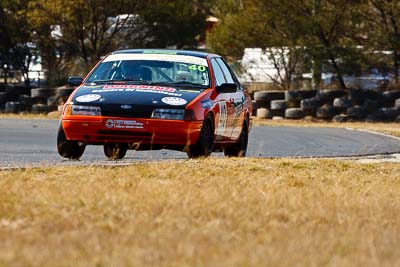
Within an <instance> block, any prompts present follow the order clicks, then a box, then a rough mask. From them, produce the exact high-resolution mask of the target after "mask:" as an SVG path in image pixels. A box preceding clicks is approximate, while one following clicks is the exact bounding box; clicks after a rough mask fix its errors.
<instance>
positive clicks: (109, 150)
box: [103, 143, 128, 160]
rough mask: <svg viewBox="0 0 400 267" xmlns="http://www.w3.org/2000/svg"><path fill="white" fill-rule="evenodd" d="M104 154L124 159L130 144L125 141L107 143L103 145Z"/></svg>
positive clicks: (112, 157)
mask: <svg viewBox="0 0 400 267" xmlns="http://www.w3.org/2000/svg"><path fill="white" fill-rule="evenodd" d="M103 150H104V155H106V157H107V158H109V159H112V160H116V159H123V158H124V157H125V155H126V152H127V151H128V144H124V143H105V144H104V146H103Z"/></svg>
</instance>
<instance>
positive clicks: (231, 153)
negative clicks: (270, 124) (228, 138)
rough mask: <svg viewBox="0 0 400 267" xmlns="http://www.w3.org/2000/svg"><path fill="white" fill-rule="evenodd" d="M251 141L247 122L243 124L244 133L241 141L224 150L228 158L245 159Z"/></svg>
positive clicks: (241, 134) (240, 138) (240, 137)
mask: <svg viewBox="0 0 400 267" xmlns="http://www.w3.org/2000/svg"><path fill="white" fill-rule="evenodd" d="M248 141H249V129H248V127H247V122H244V123H243V128H242V132H241V133H240V136H239V140H238V141H237V142H236V143H234V144H233V145H230V146H228V147H226V148H225V149H224V155H225V156H226V157H245V156H246V152H247V144H248Z"/></svg>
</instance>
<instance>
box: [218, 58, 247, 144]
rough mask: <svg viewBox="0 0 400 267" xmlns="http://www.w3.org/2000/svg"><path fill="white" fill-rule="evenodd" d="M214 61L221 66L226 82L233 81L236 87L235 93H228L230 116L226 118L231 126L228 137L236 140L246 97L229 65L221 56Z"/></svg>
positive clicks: (240, 129) (240, 126)
mask: <svg viewBox="0 0 400 267" xmlns="http://www.w3.org/2000/svg"><path fill="white" fill-rule="evenodd" d="M216 61H217V63H218V65H219V66H220V67H221V70H222V72H223V74H224V77H225V80H226V82H227V83H235V84H236V85H237V88H238V89H237V91H236V92H235V93H232V94H229V95H230V96H229V108H230V117H229V118H228V121H229V124H230V127H231V136H230V138H231V139H234V140H236V139H237V138H239V135H240V133H241V131H242V124H243V118H244V117H243V114H244V111H243V107H244V101H245V100H246V97H245V95H244V92H243V89H242V87H241V85H240V83H239V82H238V80H237V78H236V76H235V74H234V73H233V71H232V70H231V69H230V67H229V65H228V64H227V63H226V62H225V61H224V60H223V59H222V58H217V59H216Z"/></svg>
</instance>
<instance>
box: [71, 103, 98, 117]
mask: <svg viewBox="0 0 400 267" xmlns="http://www.w3.org/2000/svg"><path fill="white" fill-rule="evenodd" d="M65 114H66V115H81V116H101V108H100V107H98V106H78V105H68V106H67V108H66V111H65Z"/></svg>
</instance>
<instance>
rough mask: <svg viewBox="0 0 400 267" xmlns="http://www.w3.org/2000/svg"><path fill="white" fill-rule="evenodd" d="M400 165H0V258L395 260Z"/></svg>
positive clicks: (91, 262) (82, 262)
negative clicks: (14, 167) (8, 167)
mask: <svg viewBox="0 0 400 267" xmlns="http://www.w3.org/2000/svg"><path fill="white" fill-rule="evenodd" d="M399 173H400V164H396V163H380V164H359V163H356V162H351V161H345V162H344V161H336V160H309V159H308V160H289V159H279V160H271V159H254V158H245V159H216V158H210V159H204V160H185V161H166V162H161V163H140V164H135V165H131V166H125V167H114V168H110V167H108V168H102V167H90V166H88V167H57V168H47V169H40V168H38V169H26V170H4V171H0V236H1V238H0V266H11V265H12V266H72V265H73V266H331V265H332V266H333V265H334V266H399V265H400V251H399V249H398V244H399V242H400V216H399V214H400V201H399V200H400V199H399V196H400V175H399Z"/></svg>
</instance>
